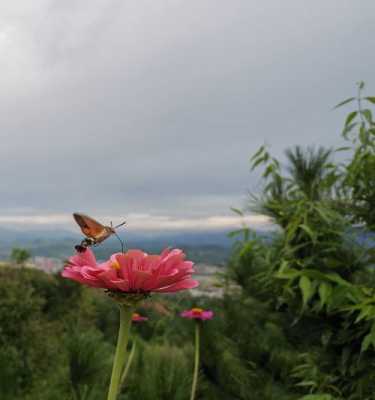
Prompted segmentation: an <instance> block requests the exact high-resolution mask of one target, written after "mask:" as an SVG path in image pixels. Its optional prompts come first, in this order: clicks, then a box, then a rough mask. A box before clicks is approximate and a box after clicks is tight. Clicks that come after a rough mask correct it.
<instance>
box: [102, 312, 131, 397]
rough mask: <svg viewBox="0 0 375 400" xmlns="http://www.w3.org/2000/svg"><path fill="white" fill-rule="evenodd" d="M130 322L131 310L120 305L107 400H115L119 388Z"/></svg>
mask: <svg viewBox="0 0 375 400" xmlns="http://www.w3.org/2000/svg"><path fill="white" fill-rule="evenodd" d="M131 321H132V308H131V307H129V306H125V305H120V329H119V333H118V338H117V346H116V353H115V358H114V360H113V368H112V376H111V383H110V385H109V391H108V397H107V400H116V398H117V394H118V392H119V388H120V378H121V372H122V369H123V367H124V364H125V357H126V346H127V344H128V340H129V331H130V325H131Z"/></svg>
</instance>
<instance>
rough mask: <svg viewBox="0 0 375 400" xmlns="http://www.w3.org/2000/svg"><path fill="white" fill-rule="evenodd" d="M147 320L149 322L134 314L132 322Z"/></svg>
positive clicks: (145, 318)
mask: <svg viewBox="0 0 375 400" xmlns="http://www.w3.org/2000/svg"><path fill="white" fill-rule="evenodd" d="M147 320H148V318H147V317H142V316H141V315H140V314H138V313H133V315H132V321H133V322H144V321H147Z"/></svg>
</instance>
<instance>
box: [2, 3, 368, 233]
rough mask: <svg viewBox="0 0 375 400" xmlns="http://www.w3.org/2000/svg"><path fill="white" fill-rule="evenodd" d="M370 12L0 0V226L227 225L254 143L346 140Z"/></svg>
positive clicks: (250, 180)
mask: <svg viewBox="0 0 375 400" xmlns="http://www.w3.org/2000/svg"><path fill="white" fill-rule="evenodd" d="M374 20H375V1H374V0H360V1H353V0H329V1H327V0H315V1H301V0H285V1H280V0H265V1H259V0H257V1H253V0H233V1H227V0H199V1H198V0H190V1H187V0H169V1H166V0H157V1H155V0H148V1H146V0H137V1H129V0H112V1H111V0H101V1H98V0H90V1H88V0H87V1H86V0H80V1H72V0H64V1H61V0H54V1H44V0H33V1H27V0H24V1H10V0H3V1H2V2H1V3H0V88H1V90H0V107H1V118H0V138H1V146H0V163H1V168H0V175H1V179H0V224H2V225H7V224H8V225H9V224H12V223H14V224H18V225H23V224H24V223H25V224H26V223H27V224H33V223H40V224H48V223H49V224H57V223H58V224H63V223H66V222H67V221H69V223H70V220H71V217H70V216H69V215H70V213H71V212H72V211H85V212H87V213H89V214H92V215H93V216H96V217H102V218H105V217H109V216H111V218H112V217H113V218H115V219H118V220H122V219H123V218H126V219H128V220H129V219H130V221H132V219H133V221H134V225H136V224H137V223H138V224H139V223H141V225H142V223H143V227H147V226H148V224H150V226H151V225H152V226H154V227H155V225H156V226H158V224H160V227H163V223H165V221H167V222H168V223H172V225H173V223H176V224H177V225H176V226H177V227H181V226H183V225H184V224H186V223H188V221H189V220H190V221H193V222H192V223H193V225H194V224H195V225H198V226H199V225H202V226H204V225H205V224H208V225H209V224H210V223H212V224H213V225H215V226H216V224H219V225H220V224H222V225H223V226H226V224H228V223H229V222H230V221H232V220H231V219H230V217H229V216H230V215H231V212H230V210H229V208H230V207H231V206H241V205H242V204H243V202H244V199H245V198H246V193H247V191H248V190H249V189H250V190H254V188H255V190H256V187H257V185H258V179H257V177H256V175H252V174H250V172H249V163H248V160H249V156H250V155H251V154H252V153H253V152H254V151H255V150H256V149H257V148H258V147H259V146H260V145H262V144H263V143H267V144H269V145H270V146H271V151H272V152H273V153H274V154H276V155H280V154H282V152H283V150H284V149H285V147H287V146H290V145H294V144H297V143H299V144H314V143H315V144H325V145H328V146H331V145H338V144H339V143H340V140H339V132H340V129H341V126H342V118H343V115H344V114H343V113H345V110H343V111H332V106H333V105H334V104H335V103H337V102H338V101H340V100H342V99H344V98H346V97H349V96H351V95H352V94H353V93H354V91H355V83H356V82H357V81H358V80H365V81H366V83H367V88H368V92H369V94H372V95H374V92H375V81H374V70H375V68H374V67H375V53H374V51H373V49H374V46H373V43H374V38H375V24H374ZM371 90H373V91H372V93H371ZM41 221H42V222H41ZM130 221H129V222H130ZM142 221H143V222H142ZM163 221H164V222H163ZM210 221H211V222H210ZM220 221H221V222H220ZM228 221H229V222H228ZM258 222H259V221H258Z"/></svg>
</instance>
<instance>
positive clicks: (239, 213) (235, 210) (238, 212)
mask: <svg viewBox="0 0 375 400" xmlns="http://www.w3.org/2000/svg"><path fill="white" fill-rule="evenodd" d="M230 209H231V210H232V211H233V212H234V213H236V214H238V215H240V216H241V217H243V212H242V211H241V210H240V209H239V208H235V207H231V208H230Z"/></svg>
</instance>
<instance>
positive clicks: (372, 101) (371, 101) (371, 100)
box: [365, 96, 375, 104]
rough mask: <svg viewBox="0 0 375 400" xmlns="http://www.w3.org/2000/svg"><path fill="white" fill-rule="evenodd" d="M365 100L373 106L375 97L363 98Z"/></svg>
mask: <svg viewBox="0 0 375 400" xmlns="http://www.w3.org/2000/svg"><path fill="white" fill-rule="evenodd" d="M365 100H367V101H369V102H370V103H373V104H375V97H372V96H370V97H365Z"/></svg>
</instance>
